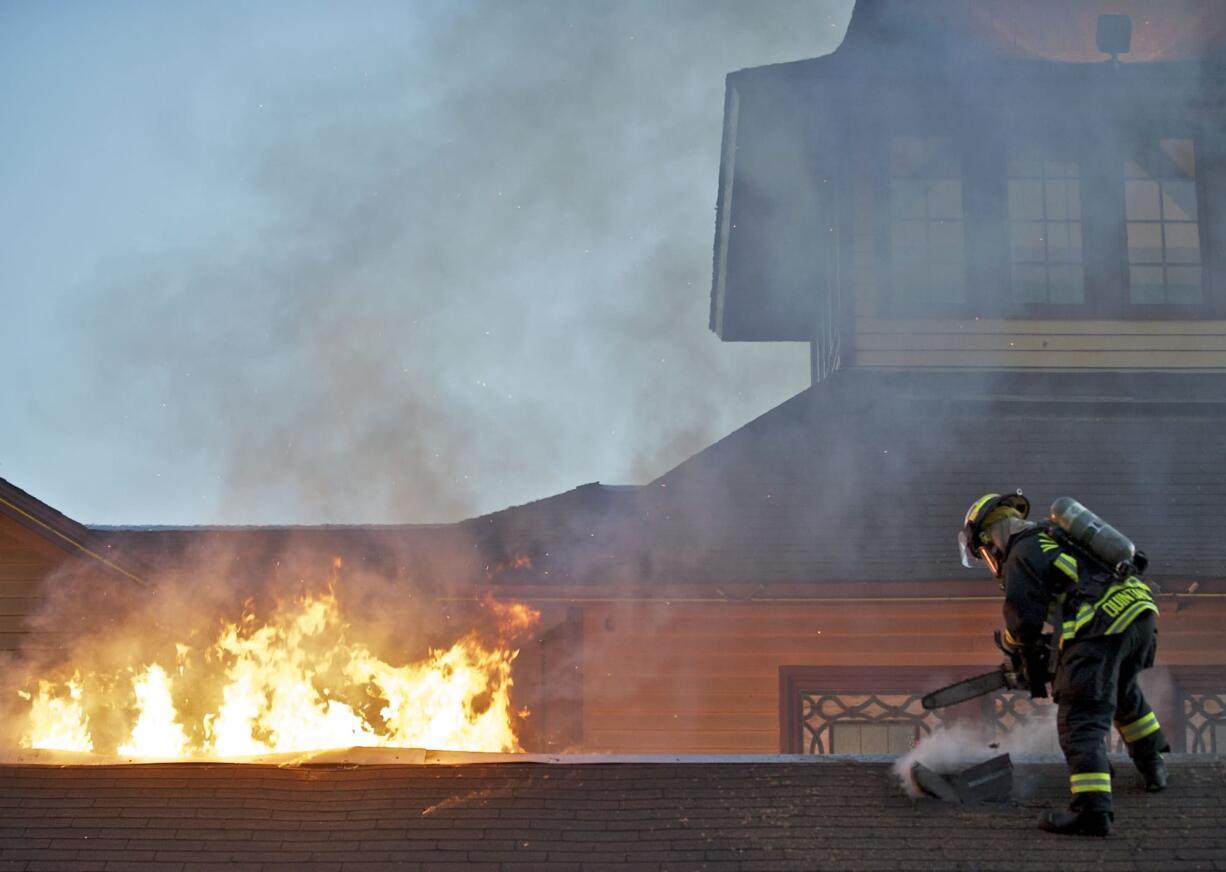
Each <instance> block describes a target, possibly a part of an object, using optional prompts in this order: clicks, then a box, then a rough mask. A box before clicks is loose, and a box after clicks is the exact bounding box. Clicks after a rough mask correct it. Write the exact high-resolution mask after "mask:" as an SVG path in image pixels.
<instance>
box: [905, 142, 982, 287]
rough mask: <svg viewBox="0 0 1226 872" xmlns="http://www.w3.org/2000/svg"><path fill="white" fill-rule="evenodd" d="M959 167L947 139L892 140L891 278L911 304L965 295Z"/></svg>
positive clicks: (963, 237)
mask: <svg viewBox="0 0 1226 872" xmlns="http://www.w3.org/2000/svg"><path fill="white" fill-rule="evenodd" d="M965 237H966V229H965V223H964V220H963V211H962V168H961V162H960V160H959V158H958V154H957V152H956V151H955V150H954V147H953V144H952V143H951V142H950V141H949V140H947V139H932V138H922V137H915V136H908V137H898V138H896V139H894V140H893V141H892V142H891V143H890V241H891V243H892V248H891V252H892V278H893V287H894V291H895V293H896V294H897V295H898V297H899V298H902V299H906V300H908V301H910V302H912V303H913V304H920V305H923V304H929V303H936V304H941V303H962V302H964V301H965V300H966V253H965Z"/></svg>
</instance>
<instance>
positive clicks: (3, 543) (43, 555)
mask: <svg viewBox="0 0 1226 872" xmlns="http://www.w3.org/2000/svg"><path fill="white" fill-rule="evenodd" d="M64 558H65V555H64V552H63V551H61V550H60V549H58V548H56V547H55V546H54V545H52V544H50V543H49V542H47V541H46V540H44V539H41V538H40V537H38V536H36V535H34V534H33V533H31V532H30V531H29V530H27V529H25V528H24V527H22V526H20V525H19V524H18V523H17V522H16V521H14V520H12V519H11V518H8V517H6V516H2V515H0V651H14V650H16V649H17V648H18V647H19V645H20V644H21V642H22V640H23V639H25V638H26V635H27V634H26V630H25V627H24V624H25V620H26V618H27V617H28V616H29V615H31V614H33V612H34V610H35V609H36V608H37V606H38V603H39V602H40V599H39V588H40V585H41V583H42V580H43V579H44V578H46V577H47V576H48V575H49V574H51V572H52V571H54V570H55V569H56V567H58V566H59V565H60V564H61V563H63V561H64Z"/></svg>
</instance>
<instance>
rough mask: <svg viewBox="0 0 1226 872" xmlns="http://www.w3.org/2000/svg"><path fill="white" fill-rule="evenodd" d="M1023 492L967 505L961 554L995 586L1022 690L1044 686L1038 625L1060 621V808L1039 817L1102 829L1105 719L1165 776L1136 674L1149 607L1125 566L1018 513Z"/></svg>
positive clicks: (1057, 825)
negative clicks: (1066, 800) (1065, 801)
mask: <svg viewBox="0 0 1226 872" xmlns="http://www.w3.org/2000/svg"><path fill="white" fill-rule="evenodd" d="M1029 514H1030V501H1029V500H1027V499H1026V497H1024V496H1022V494H1021V492H1020V491H1019V492H1017V493H1016V494H1005V495H1001V494H987V495H986V496H983V497H981V498H980V499H978V500H976V501H975V502H974V503H973V504H972V505H971V507H970V509H969V510H968V511H967V513H966V517H965V519H964V521H963V527H962V531H961V533H960V534H959V536H958V542H959V546H960V550H961V554H962V563H963V565H965V566H968V567H971V566H974V565H976V564H977V563H979V562H982V563H983V564H986V565H987V568H988V569H990V570H991V571H992V573H993V575H995V577H996V578H997V580H998V581H999V582H1000V585H1001V587H1002V589H1003V590H1004V592H1005V601H1004V620H1005V630H1004V633H1003V634H1002V635H1003V637H1004V642H1005V646H1006V647H1007V648H1008V649H1009V650H1010V653H1011V655H1012V656H1013V657H1014V660H1015V662H1016V663H1017V664H1019V665H1020V666H1021V670H1022V674H1023V675H1024V676H1025V682H1026V684H1027V688H1026V689H1028V690H1029V691H1030V695H1031V697H1032V698H1041V697H1046V696H1047V687H1046V685H1047V681H1048V679H1049V677H1050V676H1049V675H1048V673H1047V666H1048V664H1049V663H1050V657H1051V652H1050V650H1049V648H1048V646H1047V645H1046V644H1045V638H1044V636H1043V626H1044V623H1045V622H1049V623H1051V625H1052V627H1053V628H1054V629H1058V630H1059V631H1060V632H1059V659H1058V661H1057V667H1056V674H1055V678H1054V681H1053V686H1052V691H1053V695H1054V697H1055V700H1056V703H1057V727H1058V730H1059V735H1060V748H1061V750H1062V751H1063V752H1064V758H1065V760H1066V761H1067V762H1068V768H1069V788H1070V790H1071V792H1072V802H1071V803H1070V805H1069V809H1068V811H1045V812H1043V813H1042V815H1040V817H1039V827H1040V829H1043V830H1047V831H1048V832H1053V833H1064V834H1082V835H1096V836H1105V835H1108V834H1110V832H1111V821H1112V819H1113V814H1112V808H1111V776H1112V772H1111V766H1110V764H1109V763H1108V760H1107V749H1106V741H1105V740H1106V739H1107V737H1108V735H1109V734H1110V731H1111V725H1112V722H1113V721H1114V723H1115V726H1116V728H1117V729H1118V730H1119V732H1120V736H1121V737H1122V738H1123V740H1124V743H1125V745H1126V747H1127V749H1128V753H1129V756H1131V758H1132V761H1133V763H1134V765H1135V766H1136V768H1137V771H1138V772H1140V774H1141V778H1142V779H1143V780H1144V783H1145V789H1146V790H1148V791H1151V792H1153V791H1159V790H1162V789H1164V788H1165V787H1166V785H1167V770H1166V764H1165V763H1164V762H1163V760H1162V753H1163V752H1165V751H1169V750H1170V748H1169V746H1168V745H1167V741H1166V738H1165V737H1164V736H1163V735H1162V729H1161V727H1160V726H1159V724H1158V719H1157V717H1156V716H1155V715H1154V711H1153V709H1151V708H1150V707H1149V704H1148V703H1147V702H1146V701H1145V697H1144V695H1143V694H1142V693H1141V689H1140V687H1139V686H1138V685H1137V676H1138V675H1139V674H1140V673H1141V671H1142V670H1144V669H1148V668H1149V667H1150V666H1152V665H1153V663H1154V653H1155V650H1156V647H1157V622H1156V618H1157V613H1158V607H1157V605H1156V604H1155V603H1154V600H1153V597H1152V596H1151V595H1150V592H1149V588H1148V587H1147V586H1146V585H1145V583H1144V582H1143V581H1142V580H1141V579H1140V578H1139V577H1138V576H1136V575H1135V574H1127V573H1125V574H1121V573H1119V572H1114V571H1112V570H1110V569H1108V568H1106V567H1105V566H1104V565H1103V564H1102V563H1101V562H1100V561H1097V560H1095V559H1094V558H1093V557H1092V556H1090V555H1088V554H1086V553H1084V552H1083V551H1082V550H1081V549H1078V548H1075V547H1073V546H1072V544H1071V541H1070V539H1069V538H1068V537H1066V536H1065V535H1063V534H1062V532H1061V531H1060V530H1059V529H1058V528H1057V527H1056V526H1055V525H1053V524H1048V523H1041V524H1040V523H1035V522H1034V521H1031V520H1029V519H1028V516H1029Z"/></svg>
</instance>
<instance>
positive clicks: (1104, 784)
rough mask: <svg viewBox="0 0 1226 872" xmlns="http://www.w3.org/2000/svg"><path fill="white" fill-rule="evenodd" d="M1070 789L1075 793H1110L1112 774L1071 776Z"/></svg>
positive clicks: (1084, 773)
mask: <svg viewBox="0 0 1226 872" xmlns="http://www.w3.org/2000/svg"><path fill="white" fill-rule="evenodd" d="M1068 780H1069V789H1070V790H1071V791H1072V792H1073V793H1110V792H1111V773H1110V772H1078V773H1077V774H1076V775H1070V776H1069V779H1068Z"/></svg>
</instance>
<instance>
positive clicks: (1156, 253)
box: [1124, 139, 1204, 304]
mask: <svg viewBox="0 0 1226 872" xmlns="http://www.w3.org/2000/svg"><path fill="white" fill-rule="evenodd" d="M1124 211H1125V218H1126V221H1127V232H1128V285H1129V302H1130V303H1142V304H1144V303H1159V304H1161V303H1168V304H1169V303H1174V304H1180V303H1182V304H1189V303H1201V302H1204V294H1203V290H1202V283H1201V275H1202V273H1201V255H1200V225H1199V223H1198V222H1197V203H1196V154H1195V149H1194V147H1193V143H1192V140H1190V139H1163V140H1159V141H1158V142H1157V143H1156V144H1155V145H1154V146H1153V147H1150V148H1146V149H1143V150H1142V152H1141V153H1140V154H1139V155H1138V156H1137V157H1136V159H1134V160H1129V161H1126V162H1125V163H1124Z"/></svg>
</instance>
